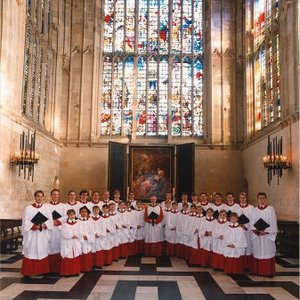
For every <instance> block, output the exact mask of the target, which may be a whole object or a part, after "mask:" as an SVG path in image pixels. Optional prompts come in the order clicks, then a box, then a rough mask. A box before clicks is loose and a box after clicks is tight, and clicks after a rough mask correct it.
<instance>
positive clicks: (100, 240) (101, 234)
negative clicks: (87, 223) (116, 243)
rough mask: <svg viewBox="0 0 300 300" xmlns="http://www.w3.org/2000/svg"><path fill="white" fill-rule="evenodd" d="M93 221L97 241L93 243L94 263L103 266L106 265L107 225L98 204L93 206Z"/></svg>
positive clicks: (96, 265)
mask: <svg viewBox="0 0 300 300" xmlns="http://www.w3.org/2000/svg"><path fill="white" fill-rule="evenodd" d="M91 221H92V223H93V227H94V229H93V231H94V232H95V243H94V244H93V248H92V253H93V265H94V266H95V267H97V268H99V267H100V268H101V267H102V266H103V265H104V249H105V243H107V240H108V239H107V227H106V226H105V222H104V221H103V218H102V217H101V216H100V208H99V206H98V205H94V206H93V207H92V214H91Z"/></svg>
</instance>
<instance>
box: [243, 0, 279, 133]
mask: <svg viewBox="0 0 300 300" xmlns="http://www.w3.org/2000/svg"><path fill="white" fill-rule="evenodd" d="M249 2H250V0H248V6H247V11H246V14H247V15H248V17H247V16H246V33H247V35H246V51H247V65H246V78H247V87H246V88H247V103H248V109H249V104H250V106H251V103H253V114H254V116H255V120H254V128H255V129H254V130H260V129H262V128H263V127H265V126H267V125H268V124H270V123H272V122H274V121H275V120H276V119H277V118H279V117H280V112H281V101H280V86H279V85H280V65H279V3H278V0H254V1H251V2H250V3H249ZM252 11H253V12H252ZM251 16H253V17H252V18H251ZM252 68H253V69H252ZM252 81H253V85H252ZM252 86H253V92H252V91H251V89H252ZM252 99H253V100H252ZM249 130H251V129H249Z"/></svg>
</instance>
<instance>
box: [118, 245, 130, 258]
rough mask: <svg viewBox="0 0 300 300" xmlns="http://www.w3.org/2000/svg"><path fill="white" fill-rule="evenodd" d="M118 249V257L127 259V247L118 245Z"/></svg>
mask: <svg viewBox="0 0 300 300" xmlns="http://www.w3.org/2000/svg"><path fill="white" fill-rule="evenodd" d="M119 248H120V257H122V258H124V257H127V256H128V245H127V243H124V244H120V245H119Z"/></svg>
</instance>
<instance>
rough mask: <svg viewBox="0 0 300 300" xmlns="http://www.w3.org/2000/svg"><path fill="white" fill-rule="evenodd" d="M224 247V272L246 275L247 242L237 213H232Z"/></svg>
mask: <svg viewBox="0 0 300 300" xmlns="http://www.w3.org/2000/svg"><path fill="white" fill-rule="evenodd" d="M224 246H225V247H224V248H223V255H224V257H225V262H224V272H225V273H226V274H242V273H244V266H243V256H244V255H245V251H246V247H247V241H246V237H245V233H244V229H243V228H242V227H241V226H240V225H239V223H238V215H237V213H232V214H231V216H230V225H229V228H228V230H226V231H225V234H224Z"/></svg>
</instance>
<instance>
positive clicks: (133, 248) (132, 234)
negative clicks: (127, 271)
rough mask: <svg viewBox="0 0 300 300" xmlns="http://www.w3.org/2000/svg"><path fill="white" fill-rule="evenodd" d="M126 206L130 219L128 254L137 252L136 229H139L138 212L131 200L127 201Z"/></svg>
mask: <svg viewBox="0 0 300 300" xmlns="http://www.w3.org/2000/svg"><path fill="white" fill-rule="evenodd" d="M125 206H126V213H127V219H128V244H127V247H128V256H130V255H135V254H136V242H135V236H136V230H137V223H136V214H135V210H134V209H133V207H132V206H131V202H130V201H126V202H125Z"/></svg>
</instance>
